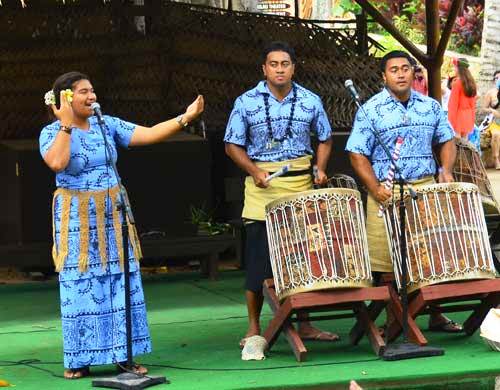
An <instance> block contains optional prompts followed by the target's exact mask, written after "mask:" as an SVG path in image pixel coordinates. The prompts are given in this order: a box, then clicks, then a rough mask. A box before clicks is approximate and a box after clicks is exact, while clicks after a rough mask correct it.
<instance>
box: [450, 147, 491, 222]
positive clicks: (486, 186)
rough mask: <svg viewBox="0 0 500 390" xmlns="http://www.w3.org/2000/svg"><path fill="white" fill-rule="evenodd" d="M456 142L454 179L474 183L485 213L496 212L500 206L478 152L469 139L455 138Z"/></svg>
mask: <svg viewBox="0 0 500 390" xmlns="http://www.w3.org/2000/svg"><path fill="white" fill-rule="evenodd" d="M456 144H457V158H456V160H455V165H454V166H453V176H454V177H455V180H456V181H459V182H466V183H472V184H475V185H476V186H477V187H478V188H479V193H480V195H481V200H482V202H483V207H484V212H485V214H498V213H499V212H500V208H499V205H498V202H497V201H496V199H495V197H494V195H493V190H492V188H491V183H490V180H489V179H488V175H487V173H486V169H485V167H484V164H483V161H482V160H481V156H480V154H479V153H478V151H477V150H476V148H475V147H474V145H472V144H471V143H470V142H469V141H466V140H463V139H457V140H456Z"/></svg>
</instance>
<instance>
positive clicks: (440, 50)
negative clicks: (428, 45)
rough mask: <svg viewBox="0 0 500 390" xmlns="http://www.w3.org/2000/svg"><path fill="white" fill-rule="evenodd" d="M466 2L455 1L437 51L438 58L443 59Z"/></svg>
mask: <svg viewBox="0 0 500 390" xmlns="http://www.w3.org/2000/svg"><path fill="white" fill-rule="evenodd" d="M463 4H464V0H453V3H452V4H451V9H450V13H449V14H448V19H447V20H446V25H445V26H444V29H443V32H442V34H441V39H440V40H439V45H438V48H437V50H436V56H438V57H442V56H443V55H444V52H445V50H446V46H448V41H449V40H450V36H451V32H452V31H453V26H454V25H455V20H456V19H457V16H458V12H459V11H460V9H461V8H462V6H463Z"/></svg>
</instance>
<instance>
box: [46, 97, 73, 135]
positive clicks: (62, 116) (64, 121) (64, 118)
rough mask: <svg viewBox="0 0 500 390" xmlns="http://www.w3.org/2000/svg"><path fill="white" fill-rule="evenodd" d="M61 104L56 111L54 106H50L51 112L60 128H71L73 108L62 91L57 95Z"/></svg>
mask: <svg viewBox="0 0 500 390" xmlns="http://www.w3.org/2000/svg"><path fill="white" fill-rule="evenodd" d="M59 99H60V102H61V107H60V108H59V109H58V108H57V107H56V105H55V104H52V105H51V108H52V111H53V112H54V115H55V116H56V118H57V119H59V121H60V122H61V126H68V127H71V125H72V124H73V108H72V107H71V104H70V103H69V102H68V99H67V98H66V94H65V92H64V91H61V93H60V95H59Z"/></svg>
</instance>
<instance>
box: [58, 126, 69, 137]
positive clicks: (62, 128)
mask: <svg viewBox="0 0 500 390" xmlns="http://www.w3.org/2000/svg"><path fill="white" fill-rule="evenodd" d="M71 129H72V127H71V126H63V125H61V126H60V127H59V130H60V131H64V132H65V133H67V134H70V135H71Z"/></svg>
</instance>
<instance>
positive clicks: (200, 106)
mask: <svg viewBox="0 0 500 390" xmlns="http://www.w3.org/2000/svg"><path fill="white" fill-rule="evenodd" d="M204 108H205V100H204V99H203V95H198V97H197V98H196V100H195V101H194V102H193V103H191V104H190V105H189V107H188V108H187V109H186V113H185V114H184V115H183V117H184V120H185V121H186V122H188V123H190V122H192V121H193V120H195V119H196V118H198V116H200V114H201V113H202V112H203V110H204Z"/></svg>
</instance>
